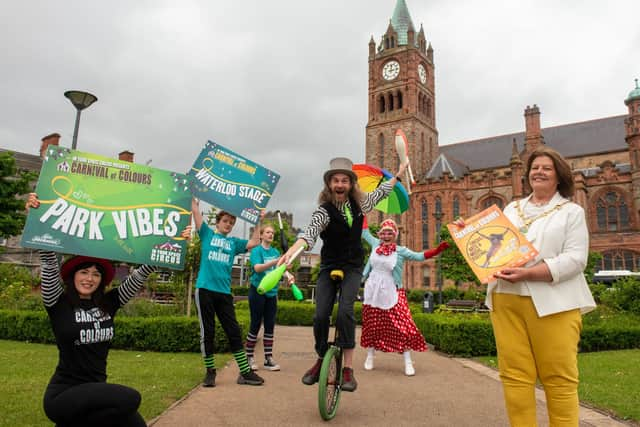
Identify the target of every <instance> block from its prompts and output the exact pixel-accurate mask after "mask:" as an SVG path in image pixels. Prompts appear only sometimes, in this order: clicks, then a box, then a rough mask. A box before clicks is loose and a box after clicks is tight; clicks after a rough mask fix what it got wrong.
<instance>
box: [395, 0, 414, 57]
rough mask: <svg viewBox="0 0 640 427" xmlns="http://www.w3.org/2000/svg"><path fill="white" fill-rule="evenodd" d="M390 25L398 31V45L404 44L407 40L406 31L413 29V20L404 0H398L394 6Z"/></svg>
mask: <svg viewBox="0 0 640 427" xmlns="http://www.w3.org/2000/svg"><path fill="white" fill-rule="evenodd" d="M391 25H393V29H394V30H396V32H397V33H398V46H402V45H406V44H407V42H408V38H407V31H409V30H410V29H411V30H412V31H415V30H414V28H415V27H414V26H413V21H412V20H411V15H410V14H409V9H408V8H407V3H406V2H405V1H404V0H398V2H397V3H396V7H395V9H394V10H393V17H392V18H391Z"/></svg>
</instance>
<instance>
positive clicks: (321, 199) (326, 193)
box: [318, 177, 364, 207]
mask: <svg viewBox="0 0 640 427" xmlns="http://www.w3.org/2000/svg"><path fill="white" fill-rule="evenodd" d="M349 181H350V182H351V188H350V189H349V199H351V200H354V201H355V202H356V203H357V204H358V207H360V202H361V201H362V199H363V198H364V193H363V192H362V190H361V189H360V186H359V185H358V182H357V181H356V182H354V181H353V179H351V177H349ZM327 202H328V203H332V204H334V205H335V204H336V198H335V195H334V194H333V191H331V188H329V185H328V184H326V183H325V184H324V188H323V189H322V191H320V194H319V195H318V204H319V205H323V204H325V203H327Z"/></svg>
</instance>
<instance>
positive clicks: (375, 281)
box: [363, 250, 398, 310]
mask: <svg viewBox="0 0 640 427" xmlns="http://www.w3.org/2000/svg"><path fill="white" fill-rule="evenodd" d="M397 260H398V252H393V253H392V254H391V255H388V256H385V255H379V254H377V253H376V251H375V250H373V251H371V255H370V256H369V262H370V263H371V272H370V273H369V277H368V278H367V281H366V282H365V284H364V301H363V303H364V304H368V305H370V306H372V307H377V308H381V309H383V310H388V309H390V308H391V307H393V306H394V305H396V303H397V302H398V290H397V288H396V284H395V283H394V282H393V267H395V266H396V262H397Z"/></svg>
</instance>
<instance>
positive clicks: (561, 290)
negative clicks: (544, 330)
mask: <svg viewBox="0 0 640 427" xmlns="http://www.w3.org/2000/svg"><path fill="white" fill-rule="evenodd" d="M530 197H531V196H529V197H528V198H526V199H523V200H520V204H521V206H522V204H524V202H525V201H527V200H529V198H530ZM566 201H567V199H565V198H564V197H562V196H561V195H560V193H556V194H555V195H554V196H553V198H552V199H551V201H550V202H549V205H548V209H552V208H553V207H554V206H556V205H558V204H560V203H563V202H566ZM504 214H505V215H506V216H507V217H508V218H509V219H510V220H511V222H512V223H513V225H515V226H516V227H517V228H520V227H521V226H522V225H523V222H522V219H521V218H520V216H519V215H518V211H517V209H516V202H511V203H510V204H509V205H508V206H507V207H506V208H505V209H504ZM525 236H526V237H527V240H529V241H530V242H531V244H532V245H533V246H534V247H535V248H536V249H537V250H538V252H539V254H538V256H537V257H536V259H535V260H532V261H530V262H529V263H528V264H527V266H530V265H534V264H537V263H538V262H540V261H544V262H545V263H546V264H547V266H548V267H549V271H550V272H551V276H552V277H553V281H552V282H551V283H549V282H534V281H525V284H526V285H527V287H528V288H529V292H530V293H531V299H532V301H533V305H534V306H535V308H536V311H537V312H538V316H540V317H543V316H548V315H550V314H554V313H560V312H563V311H568V310H573V309H576V308H579V309H580V311H581V312H582V313H583V314H584V313H587V312H589V311H591V310H593V309H594V308H595V307H596V303H595V301H594V300H593V296H592V295H591V291H590V290H589V286H588V285H587V281H586V279H585V277H584V274H583V271H584V269H585V267H586V265H587V257H588V255H589V231H588V229H587V222H586V220H585V215H584V210H583V209H582V207H581V206H580V205H577V204H575V203H573V202H569V203H567V204H565V205H563V206H562V207H561V208H560V209H558V210H557V211H554V212H553V213H551V214H549V215H547V216H546V217H543V218H539V219H538V220H536V221H534V222H533V223H532V224H531V225H530V226H529V229H528V230H527V233H526V235H525ZM498 281H500V283H501V286H509V282H506V281H503V280H502V279H498ZM498 281H493V282H491V283H489V286H488V287H487V298H486V300H485V304H486V305H487V307H489V308H490V309H493V308H492V294H493V291H494V290H495V287H496V285H497V284H498Z"/></svg>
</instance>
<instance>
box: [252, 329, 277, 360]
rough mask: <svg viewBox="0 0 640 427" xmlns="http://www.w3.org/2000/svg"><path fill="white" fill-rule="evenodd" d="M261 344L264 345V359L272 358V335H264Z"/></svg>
mask: <svg viewBox="0 0 640 427" xmlns="http://www.w3.org/2000/svg"><path fill="white" fill-rule="evenodd" d="M262 343H263V344H264V358H265V359H267V358H269V357H271V356H273V334H267V333H265V334H264V337H263V339H262ZM252 353H253V351H252Z"/></svg>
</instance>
